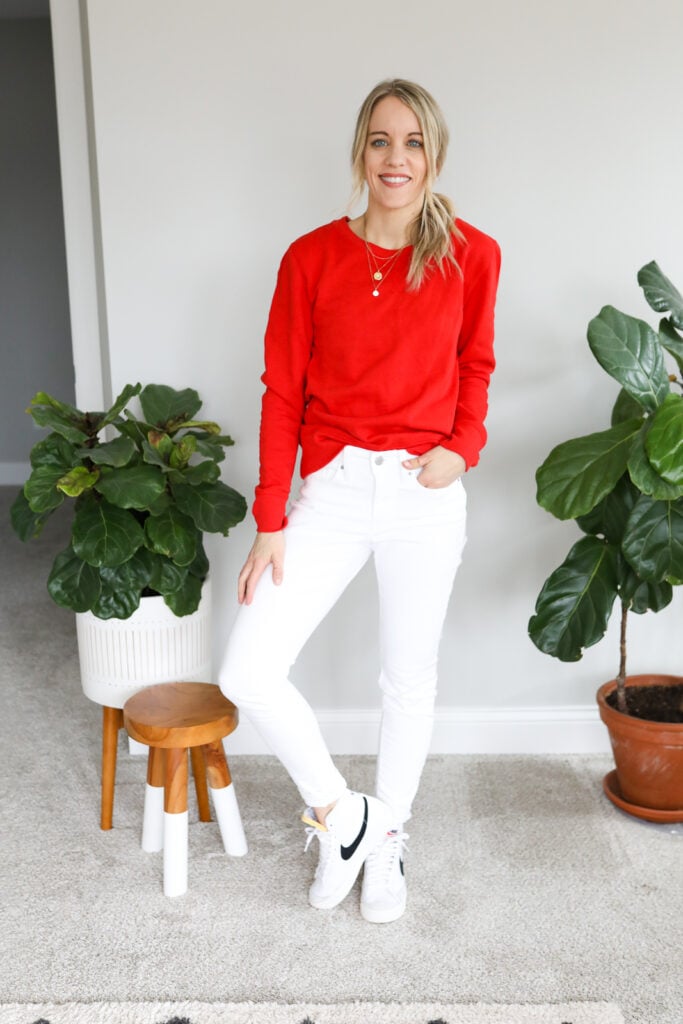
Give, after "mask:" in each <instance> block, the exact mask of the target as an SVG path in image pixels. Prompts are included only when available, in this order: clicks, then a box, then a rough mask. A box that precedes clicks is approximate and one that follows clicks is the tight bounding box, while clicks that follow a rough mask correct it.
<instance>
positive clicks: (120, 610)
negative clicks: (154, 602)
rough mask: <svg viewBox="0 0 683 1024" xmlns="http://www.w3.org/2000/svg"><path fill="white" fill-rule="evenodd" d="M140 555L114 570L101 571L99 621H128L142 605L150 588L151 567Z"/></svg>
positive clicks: (94, 608) (98, 604)
mask: <svg viewBox="0 0 683 1024" xmlns="http://www.w3.org/2000/svg"><path fill="white" fill-rule="evenodd" d="M146 554H147V552H144V551H140V552H138V553H137V554H136V555H134V556H133V557H132V558H130V559H129V560H128V561H127V562H124V563H123V564H122V565H119V566H116V568H113V569H106V568H103V569H100V577H101V582H102V590H101V593H100V596H99V599H98V600H97V601H96V603H95V605H94V606H93V615H96V616H97V617H98V619H128V618H130V616H131V615H132V614H133V612H134V611H135V610H136V608H138V606H139V604H140V597H141V596H142V591H143V590H144V589H145V587H146V586H148V584H149V579H150V567H149V565H148V563H147V560H146V558H145V555H146Z"/></svg>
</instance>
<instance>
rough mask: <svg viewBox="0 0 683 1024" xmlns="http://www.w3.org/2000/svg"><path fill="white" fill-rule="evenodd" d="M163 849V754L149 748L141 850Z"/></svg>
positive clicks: (154, 850)
mask: <svg viewBox="0 0 683 1024" xmlns="http://www.w3.org/2000/svg"><path fill="white" fill-rule="evenodd" d="M163 848H164V752H163V750H162V749H161V748H160V747H149V753H148V755H147V784H146V786H145V811H144V815H143V819H142V849H143V850H145V852H146V853H157V852H158V851H159V850H162V849H163Z"/></svg>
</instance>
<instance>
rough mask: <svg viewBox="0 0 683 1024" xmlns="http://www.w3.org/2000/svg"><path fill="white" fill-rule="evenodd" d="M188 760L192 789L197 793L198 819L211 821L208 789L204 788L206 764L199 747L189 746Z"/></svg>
mask: <svg viewBox="0 0 683 1024" xmlns="http://www.w3.org/2000/svg"><path fill="white" fill-rule="evenodd" d="M190 760H191V761H192V774H193V775H194V791H195V793H196V794H197V807H198V808H199V820H200V821H211V807H210V805H209V791H208V789H207V788H206V765H205V764H204V758H203V757H202V752H201V750H200V748H199V747H190Z"/></svg>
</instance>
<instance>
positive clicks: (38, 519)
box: [10, 490, 52, 541]
mask: <svg viewBox="0 0 683 1024" xmlns="http://www.w3.org/2000/svg"><path fill="white" fill-rule="evenodd" d="M51 515H52V509H50V510H49V511H47V512H34V511H33V509H32V508H31V506H30V505H29V503H28V501H27V500H26V495H25V494H24V492H23V490H21V491H19V493H18V494H17V496H16V498H15V499H14V501H13V502H12V507H11V508H10V520H11V522H12V527H13V529H14V532H15V533H16V534H17V536H18V537H20V538H21V540H23V541H27V540H31V539H32V538H33V537H37V536H38V534H39V533H40V531H41V530H42V529H43V525H44V523H45V521H46V520H47V519H49V517H50V516H51Z"/></svg>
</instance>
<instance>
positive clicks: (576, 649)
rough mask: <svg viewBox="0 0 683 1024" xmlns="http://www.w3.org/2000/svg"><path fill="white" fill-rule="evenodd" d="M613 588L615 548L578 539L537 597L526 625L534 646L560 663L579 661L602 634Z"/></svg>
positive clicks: (616, 581) (615, 573) (614, 583)
mask: <svg viewBox="0 0 683 1024" xmlns="http://www.w3.org/2000/svg"><path fill="white" fill-rule="evenodd" d="M617 586H618V580H617V554H616V549H615V548H612V547H610V546H609V545H608V544H605V543H603V542H602V541H600V540H597V538H595V537H584V538H583V539H582V540H580V541H578V542H577V543H576V544H575V545H574V546H573V548H572V549H571V551H570V552H569V554H568V555H567V557H566V559H565V560H564V562H563V563H562V565H560V566H559V567H558V568H557V569H555V571H554V572H553V573H551V575H550V576H549V577H548V579H547V580H546V582H545V584H544V585H543V589H542V590H541V593H540V594H539V597H538V601H537V602H536V614H535V615H533V616H532V617H531V619H530V621H529V636H530V637H531V639H532V641H533V643H534V644H535V645H536V647H538V649H539V650H541V651H543V652H544V653H546V654H551V655H552V656H553V657H554V658H559V659H560V660H561V661H578V660H579V659H580V658H581V656H582V654H583V650H584V648H585V647H590V646H591V645H592V644H595V643H597V642H598V640H600V639H601V637H603V636H604V634H605V630H606V629H607V623H608V622H609V617H610V613H611V611H612V605H613V604H614V599H615V597H616V595H617Z"/></svg>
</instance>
